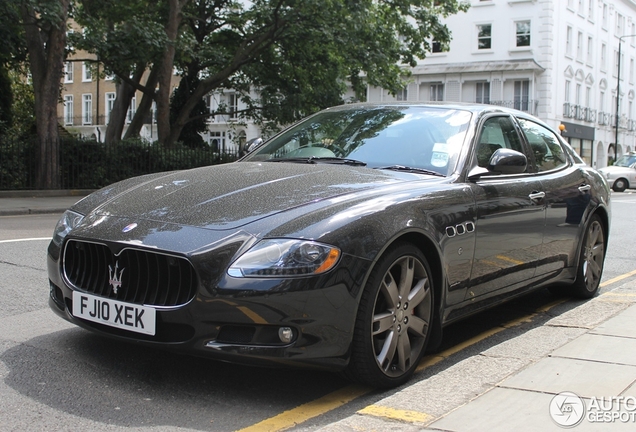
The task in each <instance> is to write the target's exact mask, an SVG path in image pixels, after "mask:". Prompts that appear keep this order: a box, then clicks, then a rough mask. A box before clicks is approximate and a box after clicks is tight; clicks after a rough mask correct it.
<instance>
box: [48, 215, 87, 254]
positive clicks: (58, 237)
mask: <svg viewBox="0 0 636 432" xmlns="http://www.w3.org/2000/svg"><path fill="white" fill-rule="evenodd" d="M82 219H84V215H82V214H79V213H76V212H74V211H71V210H66V211H65V212H64V214H63V215H62V217H61V218H60V220H59V221H58V222H57V225H55V230H54V231H53V243H55V244H56V245H58V246H61V245H62V240H64V237H66V236H67V234H68V233H69V232H71V230H72V229H73V228H75V227H76V226H78V225H79V224H80V222H82Z"/></svg>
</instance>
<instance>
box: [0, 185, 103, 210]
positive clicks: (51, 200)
mask: <svg viewBox="0 0 636 432" xmlns="http://www.w3.org/2000/svg"><path fill="white" fill-rule="evenodd" d="M90 192H91V191H87V190H68V191H67V190H64V191H0V216H16V215H28V214H47V213H60V214H61V213H63V212H64V211H65V210H66V209H67V208H69V207H70V206H71V205H73V204H74V203H76V202H77V201H79V200H80V199H82V198H83V197H84V196H86V195H88V194H89V193H90Z"/></svg>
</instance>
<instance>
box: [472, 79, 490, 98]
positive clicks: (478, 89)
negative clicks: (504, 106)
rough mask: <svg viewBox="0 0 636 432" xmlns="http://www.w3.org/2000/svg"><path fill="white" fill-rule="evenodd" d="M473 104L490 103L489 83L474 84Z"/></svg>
mask: <svg viewBox="0 0 636 432" xmlns="http://www.w3.org/2000/svg"><path fill="white" fill-rule="evenodd" d="M475 102H476V103H483V104H489V103H490V82H488V81H485V82H478V83H476V84H475Z"/></svg>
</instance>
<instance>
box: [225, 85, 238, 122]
mask: <svg viewBox="0 0 636 432" xmlns="http://www.w3.org/2000/svg"><path fill="white" fill-rule="evenodd" d="M226 100H227V108H228V116H227V117H228V119H230V120H238V95H237V94H236V93H233V92H231V93H228V94H227V96H226Z"/></svg>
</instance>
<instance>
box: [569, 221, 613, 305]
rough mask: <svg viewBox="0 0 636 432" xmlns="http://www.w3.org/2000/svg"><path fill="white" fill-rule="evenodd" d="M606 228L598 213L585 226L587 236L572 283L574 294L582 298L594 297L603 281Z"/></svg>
mask: <svg viewBox="0 0 636 432" xmlns="http://www.w3.org/2000/svg"><path fill="white" fill-rule="evenodd" d="M605 239H606V234H605V229H604V228H603V224H602V223H601V218H600V217H599V216H598V215H594V216H592V218H591V220H590V222H589V223H588V225H587V227H586V228H585V236H584V237H583V244H582V245H581V251H580V255H579V266H578V268H577V271H576V280H575V281H574V283H573V284H572V287H571V288H572V294H573V295H575V296H576V297H580V298H592V297H594V296H595V295H596V293H597V291H598V287H599V285H600V283H601V276H602V274H603V264H604V262H605Z"/></svg>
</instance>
